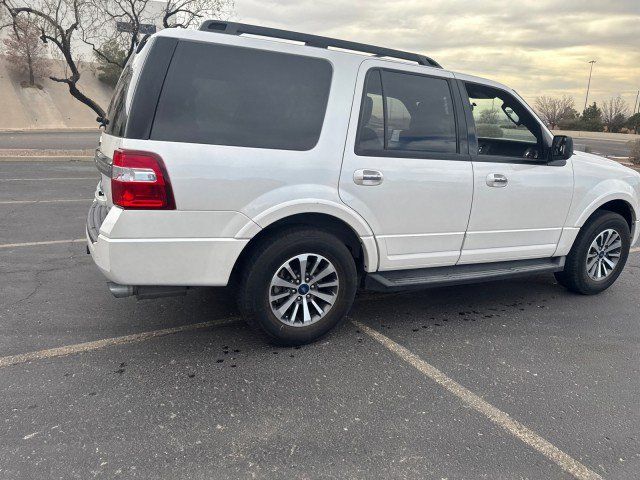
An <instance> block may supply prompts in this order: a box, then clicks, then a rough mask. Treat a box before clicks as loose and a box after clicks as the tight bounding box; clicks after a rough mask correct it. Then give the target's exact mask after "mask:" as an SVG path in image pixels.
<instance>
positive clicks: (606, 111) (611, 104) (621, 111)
mask: <svg viewBox="0 0 640 480" xmlns="http://www.w3.org/2000/svg"><path fill="white" fill-rule="evenodd" d="M628 112H629V106H628V105H627V102H625V101H624V100H623V99H622V97H621V96H620V95H618V96H617V97H612V98H611V99H609V100H608V101H607V100H605V101H604V102H602V122H603V123H604V124H605V126H606V127H607V130H608V131H610V132H617V131H619V130H620V129H621V128H622V127H623V126H624V122H625V120H626V119H627V113H628Z"/></svg>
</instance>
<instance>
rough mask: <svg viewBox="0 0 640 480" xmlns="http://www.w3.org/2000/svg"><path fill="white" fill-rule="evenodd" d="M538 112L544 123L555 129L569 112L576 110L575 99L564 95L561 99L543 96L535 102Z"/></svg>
mask: <svg viewBox="0 0 640 480" xmlns="http://www.w3.org/2000/svg"><path fill="white" fill-rule="evenodd" d="M535 107H536V111H537V112H538V115H540V117H541V118H542V121H543V122H544V123H546V124H547V125H549V127H550V128H551V129H554V128H556V127H557V126H558V123H560V120H562V119H563V118H564V117H565V116H566V115H567V114H568V113H569V112H572V111H573V110H574V101H573V98H571V97H569V96H567V95H563V96H562V97H560V98H557V97H547V96H544V95H543V96H541V97H537V98H536V101H535Z"/></svg>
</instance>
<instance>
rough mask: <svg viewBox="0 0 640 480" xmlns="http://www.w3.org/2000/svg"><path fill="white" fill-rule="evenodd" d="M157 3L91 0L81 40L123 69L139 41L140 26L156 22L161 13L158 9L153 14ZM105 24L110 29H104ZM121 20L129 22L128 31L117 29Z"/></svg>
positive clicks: (103, 60) (83, 24)
mask: <svg viewBox="0 0 640 480" xmlns="http://www.w3.org/2000/svg"><path fill="white" fill-rule="evenodd" d="M156 5H157V3H156V2H151V1H150V0H88V8H87V10H86V13H85V18H84V19H83V22H82V24H81V26H80V31H81V36H82V41H84V42H85V43H86V44H87V45H89V46H90V47H91V48H92V50H93V53H94V55H95V56H96V58H97V59H98V60H99V61H100V62H102V63H106V64H111V65H114V66H116V67H119V68H120V69H122V68H124V66H125V65H126V64H127V61H128V60H129V57H131V55H132V54H133V52H134V51H135V49H136V46H137V44H138V42H139V40H140V29H141V25H143V24H154V25H155V24H157V19H158V17H159V16H160V15H161V13H160V9H157V12H155V15H154V14H153V13H154V12H153V9H154V8H157V7H156ZM154 17H155V18H154ZM105 23H107V24H108V25H109V28H104V26H103V25H104V24H105ZM118 23H120V24H125V25H127V27H128V28H127V30H126V31H119V30H118V31H114V30H115V27H116V25H117V24H118Z"/></svg>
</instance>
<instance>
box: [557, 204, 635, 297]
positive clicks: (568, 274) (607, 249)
mask: <svg viewBox="0 0 640 480" xmlns="http://www.w3.org/2000/svg"><path fill="white" fill-rule="evenodd" d="M630 244H631V234H630V231H629V225H628V224H627V221H626V220H625V219H624V218H623V217H622V216H621V215H619V214H617V213H614V212H608V211H600V212H596V213H595V214H594V215H593V216H592V217H591V219H590V220H589V221H588V222H587V223H586V224H585V225H584V226H583V227H582V229H581V230H580V233H579V234H578V237H577V238H576V241H575V243H574V244H573V247H572V248H571V251H570V252H569V255H568V256H567V260H566V263H565V267H564V271H562V272H559V273H557V274H556V278H557V279H558V282H559V283H560V284H561V285H564V286H565V287H567V288H568V289H569V290H571V291H573V292H577V293H581V294H583V295H593V294H596V293H600V292H602V291H603V290H606V289H607V288H609V287H610V286H611V285H612V284H613V283H614V282H615V281H616V279H617V278H618V276H619V275H620V273H621V272H622V269H623V268H624V265H625V263H626V262H627V257H628V255H629V248H630Z"/></svg>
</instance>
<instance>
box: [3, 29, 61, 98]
mask: <svg viewBox="0 0 640 480" xmlns="http://www.w3.org/2000/svg"><path fill="white" fill-rule="evenodd" d="M10 26H11V29H10V31H9V35H8V36H7V38H5V39H4V40H3V42H2V43H3V44H4V51H5V54H6V56H7V60H8V62H7V63H8V65H10V66H11V67H12V68H13V69H15V70H17V71H18V72H20V73H26V74H27V75H28V77H29V86H31V87H33V86H34V85H35V84H36V78H42V77H44V76H45V75H47V73H48V71H49V65H48V64H47V61H46V59H45V58H44V54H45V46H44V44H43V43H42V42H41V41H40V31H39V29H38V26H37V25H36V24H35V23H33V22H32V21H30V19H28V18H17V19H16V20H15V21H14V22H11V25H10Z"/></svg>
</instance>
